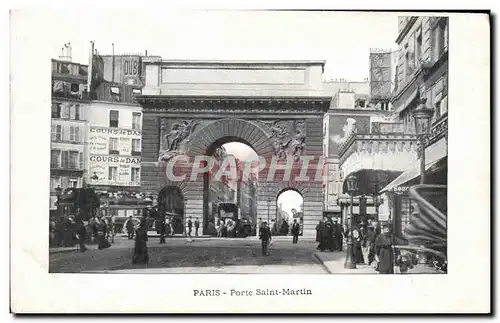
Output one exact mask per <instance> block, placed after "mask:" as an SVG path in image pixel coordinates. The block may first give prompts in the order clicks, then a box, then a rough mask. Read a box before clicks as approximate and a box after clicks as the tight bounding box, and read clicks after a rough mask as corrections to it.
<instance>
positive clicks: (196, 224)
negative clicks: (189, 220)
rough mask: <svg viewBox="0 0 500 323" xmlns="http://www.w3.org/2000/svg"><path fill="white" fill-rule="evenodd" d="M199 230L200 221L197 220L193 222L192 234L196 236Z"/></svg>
mask: <svg viewBox="0 0 500 323" xmlns="http://www.w3.org/2000/svg"><path fill="white" fill-rule="evenodd" d="M199 229H200V221H198V219H196V220H194V234H195V236H198V230H199Z"/></svg>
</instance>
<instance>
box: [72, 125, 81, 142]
mask: <svg viewBox="0 0 500 323" xmlns="http://www.w3.org/2000/svg"><path fill="white" fill-rule="evenodd" d="M80 140H81V138H80V127H72V126H70V127H69V141H73V142H80Z"/></svg>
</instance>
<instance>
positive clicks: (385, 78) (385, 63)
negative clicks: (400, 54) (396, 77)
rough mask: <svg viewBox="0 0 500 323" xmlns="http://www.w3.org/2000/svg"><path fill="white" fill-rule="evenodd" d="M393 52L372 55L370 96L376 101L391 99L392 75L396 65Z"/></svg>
mask: <svg viewBox="0 0 500 323" xmlns="http://www.w3.org/2000/svg"><path fill="white" fill-rule="evenodd" d="M393 57H395V56H394V54H393V53H392V52H391V51H389V50H388V51H372V52H371V53H370V95H371V97H372V98H374V99H389V98H390V97H391V90H392V81H393V79H392V75H393V68H395V64H394V63H393Z"/></svg>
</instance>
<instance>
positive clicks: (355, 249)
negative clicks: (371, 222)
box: [352, 228, 365, 264]
mask: <svg viewBox="0 0 500 323" xmlns="http://www.w3.org/2000/svg"><path fill="white" fill-rule="evenodd" d="M359 230H360V229H359V228H354V229H353V230H352V240H353V241H352V253H353V259H354V263H356V264H364V263H365V261H364V259H363V252H362V251H361V240H362V237H361V233H360V231H359Z"/></svg>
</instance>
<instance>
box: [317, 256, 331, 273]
mask: <svg viewBox="0 0 500 323" xmlns="http://www.w3.org/2000/svg"><path fill="white" fill-rule="evenodd" d="M313 256H314V258H316V260H318V262H319V263H320V264H321V266H322V267H323V269H324V270H325V271H326V272H327V273H328V274H333V273H332V271H331V270H330V268H328V266H327V265H325V263H324V262H323V260H321V258H320V257H319V256H318V254H317V253H316V252H315V253H313Z"/></svg>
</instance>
